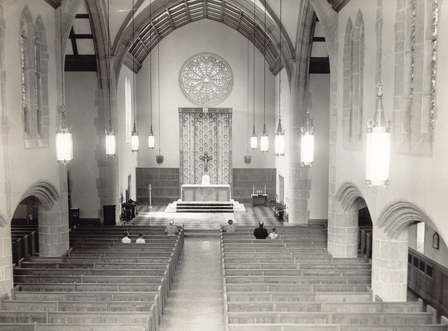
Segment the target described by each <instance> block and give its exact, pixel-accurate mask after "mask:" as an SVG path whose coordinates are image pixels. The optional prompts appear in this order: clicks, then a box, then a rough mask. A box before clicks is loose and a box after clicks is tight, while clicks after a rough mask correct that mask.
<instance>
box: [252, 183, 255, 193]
mask: <svg viewBox="0 0 448 331" xmlns="http://www.w3.org/2000/svg"><path fill="white" fill-rule="evenodd" d="M252 194H255V185H252Z"/></svg>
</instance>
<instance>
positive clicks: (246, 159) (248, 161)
mask: <svg viewBox="0 0 448 331" xmlns="http://www.w3.org/2000/svg"><path fill="white" fill-rule="evenodd" d="M249 46H250V41H249V39H247V108H246V111H247V122H246V123H247V135H248V136H249V94H250V93H249V85H250V84H249ZM251 162H252V156H251V155H250V154H249V141H247V154H246V155H244V163H245V164H246V165H249V164H251Z"/></svg>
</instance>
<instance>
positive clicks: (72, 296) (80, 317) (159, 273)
mask: <svg viewBox="0 0 448 331" xmlns="http://www.w3.org/2000/svg"><path fill="white" fill-rule="evenodd" d="M163 229H164V227H163ZM163 229H162V228H161V229H159V230H160V234H162V233H163V232H162V231H163ZM102 230H103V229H101V231H100V232H101V233H102V234H101V235H100V236H98V235H97V234H94V233H92V232H94V231H92V229H89V230H88V231H87V232H88V233H90V235H86V236H85V237H84V238H78V237H77V236H76V235H75V236H73V238H72V239H73V240H72V243H74V246H73V247H72V249H71V250H70V251H69V252H68V254H66V255H64V256H63V257H61V258H32V259H31V260H32V262H23V263H22V267H21V268H15V270H14V273H15V275H14V277H15V281H18V280H19V281H23V283H18V284H17V286H15V288H14V289H13V291H12V299H13V300H11V301H3V302H1V304H2V307H1V308H0V309H2V311H0V315H1V318H0V329H1V330H2V331H3V330H5V329H6V328H8V330H9V329H11V330H13V329H14V330H25V329H26V328H27V327H28V326H29V323H28V322H34V324H30V325H32V326H33V330H38V329H39V328H40V329H41V330H47V328H46V327H48V328H49V329H51V330H56V329H57V330H85V328H86V326H87V324H88V328H89V330H95V329H96V328H98V330H105V329H106V328H104V326H107V325H108V324H107V323H109V322H113V323H114V327H113V328H109V329H108V331H110V330H117V329H119V330H134V329H135V330H145V331H156V329H157V328H158V325H159V322H160V318H161V315H162V313H163V308H164V306H165V302H166V298H167V296H168V290H169V288H170V286H171V283H172V281H173V277H174V276H173V275H174V270H175V268H176V266H177V264H178V261H179V259H180V256H181V253H182V249H183V240H184V234H183V227H181V232H180V234H179V235H178V236H174V237H167V236H166V235H164V236H158V237H155V236H153V237H150V238H148V237H149V233H148V232H145V233H147V234H146V235H145V236H146V239H147V241H149V242H147V243H146V244H122V243H120V242H116V239H115V238H117V234H118V233H119V235H118V237H119V238H121V235H122V233H123V229H122V228H120V229H118V230H116V229H115V230H112V231H109V229H108V230H107V231H106V232H104V231H102ZM136 231H138V232H137V233H139V232H142V231H143V229H136ZM113 232H115V235H114V234H113ZM111 233H112V236H114V237H109V239H104V238H102V236H103V235H104V236H108V235H109V236H110V235H111ZM151 233H152V232H151ZM100 237H101V239H100ZM92 238H98V240H96V241H95V242H94V243H93V244H95V245H93V246H94V248H95V250H96V251H94V252H93V254H92V251H91V250H89V247H88V246H89V245H87V244H85V243H84V242H85V241H86V240H87V241H88V240H92ZM103 239H104V240H103ZM152 239H154V240H152ZM162 239H163V240H162ZM79 246H83V247H79ZM99 247H100V248H99ZM98 248H99V249H98ZM78 253H79V254H78ZM96 253H99V254H96ZM72 254H73V255H72ZM83 258H86V260H84V259H83ZM33 274H36V275H33ZM151 275H154V276H151ZM28 282H32V283H28ZM34 282H35V283H34ZM16 311H20V313H18V312H16ZM144 318H146V320H145V319H144ZM10 321H13V322H14V324H11V323H8V322H10ZM19 322H26V323H19ZM42 322H43V323H42ZM45 323H49V324H45ZM51 323H57V324H55V325H54V326H55V327H54V328H53V325H52V324H51ZM60 323H62V324H60ZM64 323H68V324H66V325H65V326H64ZM78 323H79V324H78ZM98 323H101V324H98ZM24 328H25V329H24Z"/></svg>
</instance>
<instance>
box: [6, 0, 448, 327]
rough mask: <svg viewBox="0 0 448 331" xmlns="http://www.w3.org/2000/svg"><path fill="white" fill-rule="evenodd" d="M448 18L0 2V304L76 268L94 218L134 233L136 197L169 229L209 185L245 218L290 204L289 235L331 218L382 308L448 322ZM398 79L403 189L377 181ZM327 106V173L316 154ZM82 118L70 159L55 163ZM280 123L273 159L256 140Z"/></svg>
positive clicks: (295, 3) (275, 3)
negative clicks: (64, 134) (25, 264)
mask: <svg viewBox="0 0 448 331" xmlns="http://www.w3.org/2000/svg"><path fill="white" fill-rule="evenodd" d="M133 4H134V6H135V8H133V9H131V8H130V7H131V6H132V5H133ZM447 13H448V3H447V2H444V1H440V0H425V1H420V0H390V1H389V0H388V1H385V0H375V1H364V0H344V1H337V0H260V1H258V0H256V1H252V0H204V1H198V2H197V1H183V0H182V1H180V0H138V1H135V3H134V1H118V0H102V1H96V0H22V1H12V0H0V32H1V33H0V73H1V75H0V140H1V142H0V296H2V298H11V293H12V289H13V288H14V286H15V282H14V269H15V268H16V267H17V266H18V263H19V260H21V259H22V258H23V260H22V261H25V260H27V259H29V255H35V256H39V257H48V258H50V257H51V258H53V257H60V256H62V255H64V254H66V253H67V252H68V251H69V250H70V248H71V247H72V243H71V242H70V231H71V228H72V226H73V225H74V224H75V223H77V222H81V223H82V224H84V225H92V224H97V225H100V226H103V225H107V224H112V225H115V224H116V225H117V226H119V225H120V224H123V222H124V221H123V218H126V217H128V216H126V215H125V210H124V207H125V205H126V204H127V203H128V202H130V203H131V205H132V202H136V204H134V205H132V206H131V207H130V208H135V209H129V210H127V211H126V212H129V215H133V216H136V214H137V212H138V211H139V210H146V209H145V208H148V210H152V212H154V210H155V209H149V206H150V205H151V207H153V206H154V208H156V209H157V208H162V207H161V206H163V208H165V207H166V208H167V209H166V210H165V209H163V208H162V209H163V210H162V209H157V212H158V213H159V215H158V217H159V220H160V221H161V222H163V221H166V220H168V219H169V217H172V216H170V214H169V211H170V210H169V208H168V207H169V206H170V205H171V206H172V204H173V203H175V202H177V201H178V199H180V197H181V186H182V184H195V185H196V184H198V185H199V184H201V183H200V181H201V178H202V175H204V174H206V173H209V174H210V180H211V184H213V185H221V184H225V185H229V186H230V188H231V197H232V199H233V200H232V201H233V202H235V204H238V206H239V207H240V206H242V208H243V210H244V211H245V212H242V213H241V214H238V216H237V213H236V212H235V213H234V214H232V215H234V216H232V217H234V218H235V219H237V220H238V221H240V222H242V224H244V225H247V226H256V225H257V223H258V221H259V220H263V219H257V217H258V216H259V215H261V214H260V213H261V212H260V210H267V211H269V213H272V215H273V213H274V212H273V211H272V209H271V207H272V208H274V207H273V206H274V205H275V206H278V207H279V208H281V211H282V216H283V219H282V220H281V222H278V223H272V224H276V225H277V226H284V227H287V226H292V227H296V226H304V227H305V226H306V225H312V224H320V225H322V224H325V229H326V238H327V240H326V244H325V248H324V249H325V251H326V252H328V254H329V256H331V258H332V259H358V258H360V257H362V258H364V257H366V258H367V261H370V262H369V263H371V281H370V284H369V285H370V288H371V290H372V293H373V295H374V296H378V297H379V298H381V300H383V301H384V302H389V301H393V302H397V301H398V302H405V301H406V300H407V299H408V296H409V293H410V291H411V290H412V292H413V293H414V294H416V295H417V296H419V297H421V298H423V299H424V300H425V303H427V304H429V305H431V306H433V307H435V308H436V309H437V311H438V314H439V315H438V316H439V318H440V315H447V316H448V295H447V293H448V272H447V270H448V269H447V268H448V247H447V244H446V242H447V240H448V223H447V222H445V217H446V201H445V200H446V197H447V196H448V175H447V173H448V172H447V171H446V168H447V164H448V150H447V147H446V143H445V142H446V141H448V131H447V130H445V129H444V128H445V127H446V124H447V123H448V112H446V111H444V109H446V108H447V107H448V94H447V93H444V91H446V90H448V81H447V80H446V79H445V77H446V75H445V73H446V72H448V62H447V61H444V59H446V58H447V57H448V39H447V38H448V34H447V33H445V34H444V33H441V31H448V18H447V17H446V15H447ZM201 58H202V62H201V64H200V65H198V66H197V67H194V63H193V64H192V63H191V59H195V61H196V60H197V59H201ZM204 59H205V60H204ZM197 61H199V62H200V61H201V60H197ZM186 67H188V70H186ZM186 71H187V72H188V74H185V75H184V76H183V74H182V73H183V72H186ZM204 77H205V78H204ZM199 81H200V84H199V85H200V86H201V89H199V88H196V89H195V87H196V86H199V85H198V84H197V83H198V82H199ZM379 83H382V85H383V106H384V107H383V108H384V113H385V116H386V118H387V119H390V120H391V128H392V130H391V139H392V148H391V155H390V159H391V164H390V177H389V185H388V188H387V189H386V188H384V187H376V186H373V187H368V186H367V185H366V184H365V168H366V161H365V154H366V133H367V121H368V120H369V119H371V118H372V117H373V113H374V111H375V107H376V98H377V97H376V92H377V86H378V84H379ZM213 84H214V85H213ZM210 86H212V87H210ZM307 110H309V112H310V117H311V119H312V125H313V127H314V136H315V159H314V164H313V166H312V167H303V166H302V165H301V154H300V152H301V128H302V127H303V126H304V125H305V119H306V115H307ZM183 112H187V113H188V114H189V115H191V116H183V115H182V114H183ZM218 113H219V114H220V115H222V116H217V114H218ZM215 115H216V116H215ZM279 117H280V118H281V124H282V127H283V129H284V131H285V137H286V138H285V140H286V141H285V154H284V155H280V156H278V155H277V156H276V155H275V154H274V147H275V143H274V133H275V131H276V128H277V125H278V118H279ZM63 120H65V121H66V123H67V125H68V126H69V127H70V129H71V133H72V135H73V160H72V162H71V163H69V164H59V163H57V162H56V157H55V155H56V145H55V140H54V137H55V134H56V131H57V128H58V127H59V126H60V123H61V122H62V121H63ZM183 121H184V122H183ZM185 121H188V123H186V122H185ZM218 122H219V123H218ZM198 123H201V124H200V125H198ZM109 125H111V127H112V129H113V130H114V132H115V141H116V153H115V156H114V157H108V156H106V148H105V147H106V146H105V138H106V133H105V132H106V131H107V130H109ZM134 128H135V129H136V130H135V131H136V132H137V134H138V136H139V141H140V148H139V151H138V152H137V153H135V152H133V151H131V143H130V141H131V135H132V131H133V129H134ZM264 128H266V131H267V134H269V139H270V140H269V151H268V152H267V153H262V152H260V149H259V148H258V149H251V147H250V143H249V142H250V137H251V135H252V134H253V132H254V133H255V134H256V135H257V137H258V143H260V136H261V133H262V132H263V129H264ZM135 131H134V133H135ZM199 131H200V132H199ZM218 131H219V132H218ZM150 132H151V133H153V134H154V137H155V148H154V149H148V147H147V143H146V142H147V137H148V135H149V134H150ZM191 136H194V137H195V138H197V139H190V138H191ZM187 141H190V142H194V143H185V142H187ZM207 153H208V154H207ZM204 155H207V163H204V162H203V161H201V160H200V157H203V156H204ZM204 166H205V167H204ZM255 193H256V194H255ZM253 195H256V196H257V197H258V198H260V199H266V200H262V201H266V203H265V205H264V206H261V207H260V209H257V208H258V207H256V206H253V205H252V204H253V203H254V201H255V200H254V199H255V198H254V197H253ZM257 201H258V200H257ZM244 206H245V207H244ZM174 211H175V208H174ZM152 212H151V213H152ZM154 213H155V212H154ZM216 214H219V213H216ZM243 215H244V216H243ZM272 215H271V214H270V215H269V217H271V218H272ZM215 216H216V215H214V216H213V217H211V218H212V220H211V221H210V220H207V221H204V224H206V223H207V222H212V223H213V219H215V220H216V222H215V225H216V224H220V222H221V221H222V220H221V219H219V217H218V216H216V217H215ZM129 217H130V216H129ZM153 217H154V218H153ZM214 217H215V218H214ZM223 217H224V219H225V216H223ZM260 217H261V216H260ZM74 218H75V219H74ZM156 218H157V215H155V214H151V217H149V221H148V222H149V223H150V222H151V220H153V219H156ZM201 219H202V218H201V216H198V220H196V221H195V222H194V223H195V224H199V223H200V220H201ZM274 221H275V222H277V221H278V220H274ZM221 223H222V222H221ZM269 224H271V223H269ZM419 224H420V225H419ZM423 224H424V225H423ZM159 225H160V224H159ZM218 228H219V227H218ZM218 228H216V229H218ZM188 230H189V229H188V228H187V230H186V234H188ZM26 231H28V235H29V236H28V237H27V238H28V239H27V240H29V241H27V244H26V247H25V246H22V245H25V244H24V240H23V239H22V240H21V242H20V244H19V245H18V244H17V243H16V240H17V239H19V238H21V237H22V234H23V235H25V232H26ZM195 231H199V230H197V229H195ZM217 231H218V230H217ZM193 232H194V231H193ZM31 233H34V234H33V235H32V236H31ZM188 239H189V238H188V237H187V238H186V239H185V240H188ZM18 247H19V248H18ZM18 249H19V251H18ZM111 331H113V330H111Z"/></svg>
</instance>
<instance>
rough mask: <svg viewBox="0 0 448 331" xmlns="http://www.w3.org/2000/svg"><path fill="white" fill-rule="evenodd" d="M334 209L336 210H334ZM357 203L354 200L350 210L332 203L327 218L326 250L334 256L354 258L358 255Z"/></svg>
mask: <svg viewBox="0 0 448 331" xmlns="http://www.w3.org/2000/svg"><path fill="white" fill-rule="evenodd" d="M335 209H336V210H335ZM358 210H359V206H358V203H357V202H356V201H355V202H354V203H353V204H352V206H351V207H350V210H348V211H345V210H343V209H342V208H341V207H340V205H339V203H337V202H335V203H334V208H333V210H330V211H329V213H330V215H331V217H329V218H328V251H329V252H330V253H331V254H332V255H333V256H334V257H340V258H342V257H346V258H355V257H357V256H358Z"/></svg>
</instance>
